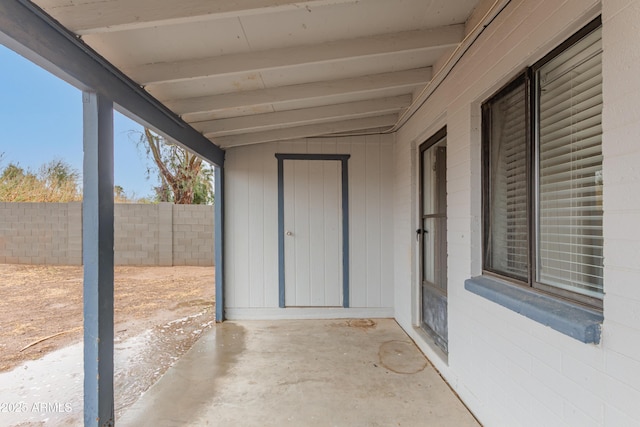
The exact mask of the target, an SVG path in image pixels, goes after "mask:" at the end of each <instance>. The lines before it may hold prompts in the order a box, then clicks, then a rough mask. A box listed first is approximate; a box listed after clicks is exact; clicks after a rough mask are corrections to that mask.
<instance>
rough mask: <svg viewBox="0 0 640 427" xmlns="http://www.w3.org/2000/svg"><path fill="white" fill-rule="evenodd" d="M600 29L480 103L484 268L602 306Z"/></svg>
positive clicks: (590, 29) (594, 27)
mask: <svg viewBox="0 0 640 427" xmlns="http://www.w3.org/2000/svg"><path fill="white" fill-rule="evenodd" d="M600 26H601V23H600V18H598V19H596V20H594V21H593V22H591V23H590V24H589V25H587V26H586V27H585V28H583V29H582V30H581V31H580V32H579V33H578V34H576V35H574V36H573V37H572V38H571V39H569V40H568V41H567V42H566V43H565V44H564V45H563V46H561V47H560V48H558V49H556V50H554V51H553V52H552V53H550V54H549V55H548V56H547V57H545V58H543V59H542V60H541V61H540V62H538V63H537V64H535V65H534V66H533V67H531V68H530V69H528V70H527V71H526V72H525V73H523V74H522V75H521V76H520V77H518V78H517V79H516V80H514V81H513V82H512V83H510V84H509V85H508V86H507V87H505V88H504V89H502V90H501V91H500V92H498V93H497V94H496V95H495V96H493V97H492V98H491V99H490V100H489V101H487V102H486V103H485V104H483V106H482V108H483V118H482V120H483V159H484V174H483V176H484V186H485V191H484V198H483V206H484V211H483V212H484V213H483V215H484V221H483V223H484V230H483V231H484V248H483V249H484V269H485V270H487V271H490V272H493V273H497V274H500V275H503V276H506V277H510V278H513V279H516V280H517V281H518V282H520V283H526V284H528V285H529V286H532V287H535V288H539V289H541V290H544V291H548V292H552V293H556V294H559V295H561V296H562V297H566V298H571V299H574V300H576V301H580V302H583V303H587V304H590V305H593V306H596V307H601V299H602V295H603V274H602V271H603V257H602V243H603V242H602V240H603V238H602V150H601V145H602V119H601V117H602V64H601V61H602V59H601V56H602V42H601V38H602V36H601V28H600ZM528 94H531V96H530V97H529V96H528ZM530 98H531V99H530ZM530 106H531V108H530ZM530 110H531V113H530ZM532 254H533V256H532Z"/></svg>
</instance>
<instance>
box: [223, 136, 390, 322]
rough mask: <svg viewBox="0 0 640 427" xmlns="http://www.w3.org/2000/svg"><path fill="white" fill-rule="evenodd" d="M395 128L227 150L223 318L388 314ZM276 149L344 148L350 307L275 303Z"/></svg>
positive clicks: (337, 150)
mask: <svg viewBox="0 0 640 427" xmlns="http://www.w3.org/2000/svg"><path fill="white" fill-rule="evenodd" d="M393 142H394V136H393V135H387V136H370V137H347V138H331V139H313V140H296V141H288V142H279V143H270V144H260V145H252V146H245V147H237V148H232V149H229V150H228V151H227V154H226V161H225V173H226V178H227V180H226V183H227V186H228V187H227V193H226V194H227V199H226V211H225V215H226V224H227V225H226V233H227V239H226V257H227V258H226V267H227V269H226V294H225V296H226V301H225V306H226V312H227V316H228V317H229V318H254V317H260V318H265V317H275V318H278V317H327V316H364V315H371V316H392V315H393V306H394V303H393V244H392V243H393V234H392V227H393V203H392V201H393V191H394V189H393V171H394V162H393ZM276 153H309V154H318V153H323V154H350V155H351V157H350V159H349V161H348V168H349V227H350V229H349V240H350V254H349V255H350V262H351V265H350V276H349V278H350V307H351V308H352V309H350V310H346V311H345V310H342V309H331V310H328V311H327V310H317V309H309V308H305V309H285V310H282V309H279V308H278V175H277V172H278V164H277V160H276V158H275V154H276Z"/></svg>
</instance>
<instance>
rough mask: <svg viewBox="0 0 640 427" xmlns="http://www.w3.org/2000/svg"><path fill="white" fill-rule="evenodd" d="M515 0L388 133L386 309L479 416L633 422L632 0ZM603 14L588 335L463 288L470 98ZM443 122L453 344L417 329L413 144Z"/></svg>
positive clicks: (472, 135) (549, 422)
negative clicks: (594, 292) (596, 226)
mask: <svg viewBox="0 0 640 427" xmlns="http://www.w3.org/2000/svg"><path fill="white" fill-rule="evenodd" d="M602 3H603V4H602V9H601V6H600V3H599V2H597V1H592V0H569V1H562V2H558V1H555V0H542V1H537V0H520V1H516V0H514V1H512V2H511V3H510V4H509V5H508V7H507V8H506V9H505V10H504V11H503V12H502V13H501V14H500V15H499V16H498V18H497V19H496V20H495V21H494V22H493V23H492V24H491V25H490V26H489V27H488V28H487V29H486V31H485V32H484V33H483V34H482V36H481V37H480V39H479V40H478V41H477V42H476V43H475V44H474V46H473V47H472V48H471V49H470V50H469V51H468V52H467V54H466V55H465V56H464V57H463V59H462V60H461V62H460V63H459V64H458V65H457V66H456V67H455V69H454V70H453V72H452V73H451V74H450V75H449V77H448V78H447V80H446V81H445V82H444V83H443V84H442V85H441V86H440V87H439V88H438V89H437V91H436V92H435V93H434V95H433V96H432V97H431V98H430V99H429V100H428V102H427V103H426V104H425V105H424V106H423V107H422V108H421V109H420V110H419V111H418V113H417V114H416V115H415V116H414V117H413V118H412V119H411V120H410V121H409V122H408V124H407V125H406V126H404V127H403V128H402V129H401V131H400V132H399V134H398V135H397V143H396V146H395V156H396V159H395V164H396V169H395V174H394V176H395V183H394V197H395V198H394V205H395V209H394V221H395V225H394V231H395V261H394V262H395V268H394V277H395V294H394V299H395V304H396V306H395V313H396V318H397V320H398V321H399V323H400V324H401V325H402V326H403V327H404V328H405V330H407V331H408V332H409V333H410V335H411V336H412V337H413V338H414V339H415V340H416V342H417V343H418V344H419V345H420V346H421V348H422V349H423V350H424V351H425V353H426V354H427V355H428V356H429V357H430V359H431V360H432V361H433V363H434V364H435V366H436V367H437V368H438V369H439V370H440V371H441V373H442V374H443V376H444V377H445V378H446V379H447V380H448V381H449V383H450V384H451V386H452V387H453V388H454V389H455V391H456V392H457V393H458V394H459V395H460V397H461V398H462V399H463V400H464V402H465V403H466V404H467V405H468V406H469V408H470V409H471V410H472V411H473V412H474V414H475V415H476V416H477V417H478V418H479V419H480V421H481V422H482V423H484V424H485V425H487V426H518V425H523V426H602V425H605V426H632V425H640V286H638V284H637V283H638V280H637V278H638V276H639V275H640V226H638V222H639V220H640V201H639V200H640V185H639V184H640V172H639V171H640V169H639V168H638V165H639V164H640V142H639V141H638V135H640V101H639V100H640V80H639V79H638V75H639V74H640V54H639V52H640V50H639V46H640V2H638V1H631V0H604V1H603V2H602ZM600 10H602V18H603V49H604V54H603V74H604V84H603V92H604V112H603V129H604V134H603V154H604V165H603V175H604V180H605V187H604V188H605V189H604V211H605V214H604V215H605V216H604V244H605V273H604V274H605V293H606V295H605V300H604V318H605V321H604V324H603V330H602V339H601V343H600V344H598V345H592V344H584V343H581V342H579V341H577V340H574V339H572V338H570V337H568V336H566V335H563V334H561V333H559V332H556V331H554V330H552V329H550V328H547V327H545V326H543V325H541V324H539V323H536V322H534V321H532V320H529V319H527V318H525V317H523V316H520V315H518V314H516V313H515V312H513V311H510V310H508V309H506V308H503V307H501V306H499V305H497V304H495V303H493V302H490V301H488V300H486V299H483V298H481V297H479V296H477V295H474V294H471V293H470V292H468V291H466V290H465V289H464V280H465V279H467V278H469V277H471V276H475V275H478V274H480V273H481V254H482V249H481V234H480V233H481V230H480V219H481V176H480V172H481V165H480V105H481V103H482V102H483V101H485V100H486V99H487V98H489V97H490V96H491V95H492V94H494V93H495V92H496V91H497V90H498V89H499V88H500V87H501V86H502V85H504V84H505V83H507V82H508V81H509V80H510V79H511V78H512V77H514V76H515V75H517V74H518V73H520V72H521V71H522V70H523V69H524V68H525V67H527V66H530V65H532V64H533V63H535V62H536V61H537V60H538V59H540V58H541V57H542V56H544V55H545V54H546V53H548V52H549V51H550V50H551V49H552V48H554V47H555V46H557V45H559V44H560V43H561V42H562V41H564V40H565V39H566V38H567V37H568V36H570V35H571V34H573V33H574V32H575V31H577V30H578V29H580V28H581V27H582V26H583V25H585V24H586V23H587V22H589V21H590V20H591V19H592V18H594V17H595V16H597V15H598V14H599V12H600ZM445 124H446V125H447V129H448V140H447V143H448V153H447V154H448V155H447V157H448V160H447V162H448V164H447V166H448V171H447V186H448V197H447V200H448V213H449V219H448V273H449V274H448V277H449V283H448V291H449V355H448V360H446V358H445V357H443V355H442V354H441V353H440V352H438V351H437V350H435V349H434V348H433V347H432V346H431V345H430V344H429V342H428V340H426V339H424V338H423V337H422V335H420V334H419V333H418V332H417V331H416V330H415V329H414V323H415V319H416V318H415V312H416V305H415V302H414V301H415V300H414V299H413V295H415V294H416V293H417V283H416V280H415V276H416V271H417V267H416V266H417V259H416V254H417V246H416V243H415V239H414V236H413V233H412V231H413V230H415V228H416V224H417V221H416V217H417V206H416V202H415V201H416V199H417V190H416V183H417V178H416V177H417V175H416V172H417V168H416V161H415V158H416V153H417V147H418V145H419V144H420V143H421V142H422V141H424V140H425V139H426V138H428V137H429V136H431V135H432V134H433V133H435V132H436V131H437V130H438V129H440V127H442V126H443V125H445Z"/></svg>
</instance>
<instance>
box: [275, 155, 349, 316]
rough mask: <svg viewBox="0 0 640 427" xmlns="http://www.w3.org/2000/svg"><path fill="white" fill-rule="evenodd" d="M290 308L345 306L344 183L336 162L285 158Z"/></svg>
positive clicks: (286, 290)
mask: <svg viewBox="0 0 640 427" xmlns="http://www.w3.org/2000/svg"><path fill="white" fill-rule="evenodd" d="M283 169H284V170H283V172H284V175H283V178H284V180H283V181H284V233H285V236H284V255H285V259H284V271H285V276H284V278H285V306H287V307H340V306H342V182H341V163H340V161H335V160H285V161H284V163H283Z"/></svg>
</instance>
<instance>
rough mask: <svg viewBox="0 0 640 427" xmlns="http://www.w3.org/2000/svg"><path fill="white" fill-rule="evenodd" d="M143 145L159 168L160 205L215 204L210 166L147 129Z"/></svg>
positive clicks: (142, 140)
mask: <svg viewBox="0 0 640 427" xmlns="http://www.w3.org/2000/svg"><path fill="white" fill-rule="evenodd" d="M140 143H141V144H143V145H144V147H145V151H146V154H147V156H150V157H151V158H152V160H153V162H154V164H155V166H156V167H157V168H158V176H159V178H160V185H159V186H158V187H156V188H155V191H156V199H157V201H159V202H173V203H175V204H209V203H213V187H212V185H211V177H212V175H213V169H212V167H211V166H210V165H208V164H207V163H205V162H203V160H202V159H201V158H199V157H198V156H196V155H195V154H192V153H190V152H189V151H187V150H186V149H184V148H182V147H180V146H178V145H176V144H173V143H170V142H168V141H166V140H165V138H164V137H162V136H160V135H157V134H156V133H154V132H152V131H151V130H150V129H148V128H145V129H144V133H143V134H142V135H141V137H140ZM151 173H152V170H151V169H148V170H147V174H148V175H151Z"/></svg>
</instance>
